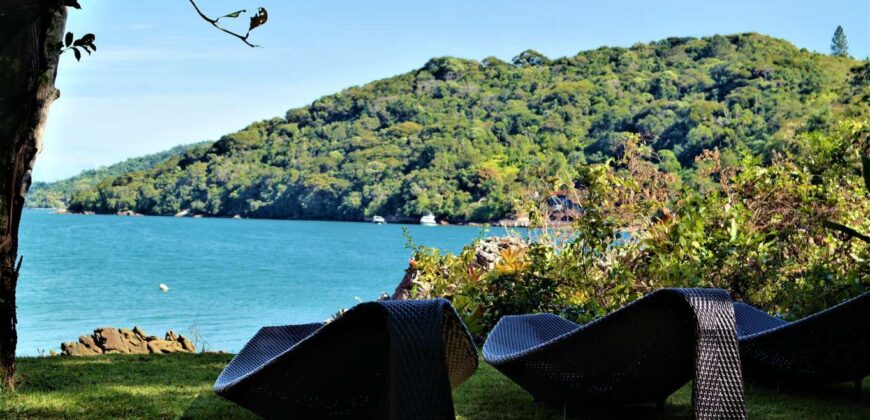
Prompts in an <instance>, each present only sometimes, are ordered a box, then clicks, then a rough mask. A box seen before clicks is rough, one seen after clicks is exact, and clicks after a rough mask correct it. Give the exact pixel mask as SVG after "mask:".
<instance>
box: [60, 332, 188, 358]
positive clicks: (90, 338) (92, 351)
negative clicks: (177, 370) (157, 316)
mask: <svg viewBox="0 0 870 420" xmlns="http://www.w3.org/2000/svg"><path fill="white" fill-rule="evenodd" d="M60 349H61V355H64V356H96V355H99V354H168V353H196V346H195V345H194V344H193V342H192V341H190V340H189V339H188V338H186V337H185V336H183V335H178V334H176V333H175V332H174V331H169V332H167V333H166V335H165V337H164V338H163V339H161V338H159V337H157V336H154V335H148V334H146V333H145V331H143V330H142V329H141V328H139V327H133V329H132V330H130V329H127V328H114V327H103V328H97V329H95V330H94V333H93V334H91V335H83V336H81V337H79V341H78V342H74V341H72V342H66V343H63V344H61V345H60Z"/></svg>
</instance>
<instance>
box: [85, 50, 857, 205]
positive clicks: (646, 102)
mask: <svg viewBox="0 0 870 420" xmlns="http://www.w3.org/2000/svg"><path fill="white" fill-rule="evenodd" d="M866 74H867V64H866V63H863V62H861V61H856V60H853V59H850V58H848V57H833V56H828V55H824V54H817V53H813V52H810V51H807V50H805V49H798V48H796V47H794V46H793V45H791V44H789V43H788V42H786V41H783V40H779V39H775V38H770V37H767V36H763V35H759V34H754V33H748V34H739V35H730V36H718V35H717V36H713V37H709V38H702V39H694V38H669V39H665V40H662V41H658V42H653V43H649V44H640V43H639V44H636V45H634V46H632V47H631V48H599V49H596V50H592V51H586V52H581V53H579V54H577V55H575V56H571V57H563V58H558V59H550V58H547V57H545V56H543V55H542V54H540V53H538V52H535V51H531V50H529V51H525V52H523V53H521V54H519V55H518V56H516V57H515V58H514V59H513V60H512V62H511V63H506V62H504V61H501V60H499V59H497V58H492V57H490V58H486V59H484V60H482V61H481V62H477V61H473V60H464V59H459V58H453V57H442V58H435V59H432V60H430V61H429V62H428V63H426V64H425V65H424V66H423V67H422V68H421V69H419V70H416V71H412V72H409V73H406V74H402V75H399V76H396V77H392V78H388V79H384V80H379V81H376V82H372V83H369V84H367V85H365V86H361V87H352V88H349V89H347V90H345V91H343V92H340V93H338V94H335V95H330V96H325V97H323V98H320V99H318V100H316V101H315V102H314V103H312V104H310V105H309V106H306V107H303V108H297V109H292V110H290V111H288V112H287V113H286V115H285V117H284V118H275V119H272V120H267V121H261V122H257V123H254V124H252V125H250V126H248V127H246V128H245V129H243V130H241V131H239V132H236V133H233V134H229V135H226V136H224V137H223V138H221V139H220V140H218V141H217V142H215V143H214V144H212V145H211V146H210V147H200V148H195V149H193V150H191V151H189V152H187V153H185V154H183V155H180V156H175V157H171V158H169V159H168V160H167V161H165V162H163V163H161V164H158V165H156V166H155V167H154V168H152V169H148V170H143V171H134V172H129V173H125V174H122V175H119V176H117V177H112V178H107V179H105V180H103V181H102V182H100V183H99V185H98V186H97V187H96V188H94V189H84V190H80V191H77V192H76V193H75V195H74V197H73V198H72V200H71V204H70V208H71V209H72V210H76V211H84V210H89V211H96V212H103V213H114V212H117V211H123V210H133V211H136V212H139V213H145V214H175V213H177V212H180V211H184V210H188V211H189V212H190V213H193V214H204V215H213V216H233V215H242V216H246V217H266V218H310V219H339V220H360V219H362V218H364V217H367V216H372V215H375V214H379V215H382V216H386V217H396V218H405V217H419V216H420V215H421V214H425V213H426V212H428V211H432V212H434V213H435V214H436V215H437V216H438V217H439V218H445V219H448V220H450V221H454V222H462V221H489V220H494V219H498V218H501V217H504V216H506V215H508V214H510V213H511V212H512V211H513V210H514V209H513V207H514V203H515V200H516V199H517V198H518V197H520V196H522V195H523V194H526V193H527V191H526V189H527V188H528V186H529V185H532V184H534V181H535V180H539V179H541V178H542V177H547V176H550V175H557V174H559V173H560V172H562V171H563V170H564V169H565V168H569V167H577V166H582V165H587V164H591V163H599V162H604V161H605V160H606V159H608V158H609V157H610V156H613V155H614V154H615V153H618V150H617V147H616V146H617V145H618V144H619V141H620V139H621V138H622V136H623V133H625V132H631V133H637V134H639V135H640V136H641V137H642V138H643V139H644V141H645V145H646V146H647V147H650V148H651V149H652V152H653V153H654V154H655V155H656V156H657V159H656V162H657V164H658V165H659V167H660V168H661V169H662V170H663V171H666V172H668V173H673V174H676V175H679V176H680V177H682V179H684V180H690V179H691V178H692V176H693V175H692V174H693V170H694V165H695V158H696V156H698V155H699V154H701V153H702V151H704V150H705V149H714V148H718V150H719V151H720V153H721V161H722V164H723V165H735V164H737V162H738V161H740V160H742V159H745V158H752V159H758V160H759V161H761V162H765V161H769V159H770V157H771V156H772V152H773V151H775V150H781V149H799V147H800V145H797V144H794V141H793V140H791V139H794V138H796V136H795V135H796V134H800V133H802V132H808V131H824V130H826V129H827V128H828V127H829V126H830V125H831V124H832V122H833V121H836V120H839V119H841V118H844V117H858V118H865V117H866V116H867V115H868V114H870V106H868V104H867V101H866V98H867V95H868V93H867V92H868V90H870V87H868V80H867V79H868V78H867V77H866ZM687 184H691V183H687Z"/></svg>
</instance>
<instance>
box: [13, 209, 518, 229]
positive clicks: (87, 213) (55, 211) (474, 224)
mask: <svg viewBox="0 0 870 420" xmlns="http://www.w3.org/2000/svg"><path fill="white" fill-rule="evenodd" d="M25 210H41V211H52V213H53V214H57V215H75V216H116V217H167V218H174V219H231V220H287V221H300V222H345V223H368V224H375V223H374V222H373V221H372V219H371V218H364V219H362V220H346V219H325V218H324V219H305V218H298V219H297V218H279V217H241V216H239V215H234V216H214V215H206V214H195V215H187V214H185V215H183V216H179V215H169V214H141V213H135V212H132V211H130V212H121V213H96V212H92V211H85V212H72V211H69V210H67V209H61V208H52V207H25ZM503 222H505V220H504V219H502V220H497V221H489V222H447V221H443V220H439V221H438V227H443V226H469V227H500V228H524V229H529V228H530V227H529V226H528V224H525V223H524V222H521V221H520V222H513V223H503ZM386 224H390V225H421V224H420V222H419V219H416V220H415V219H414V218H407V219H398V220H393V221H390V220H389V219H388V221H387V223H386ZM433 227H434V226H433Z"/></svg>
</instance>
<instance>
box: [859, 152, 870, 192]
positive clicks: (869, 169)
mask: <svg viewBox="0 0 870 420" xmlns="http://www.w3.org/2000/svg"><path fill="white" fill-rule="evenodd" d="M861 163H863V164H864V188H867V191H870V156H861Z"/></svg>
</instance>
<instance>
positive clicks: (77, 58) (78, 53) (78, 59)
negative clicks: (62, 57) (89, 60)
mask: <svg viewBox="0 0 870 420" xmlns="http://www.w3.org/2000/svg"><path fill="white" fill-rule="evenodd" d="M72 50H73V54H74V55H75V56H76V61H81V59H82V52H81V51H79V49H78V48H76V47H72Z"/></svg>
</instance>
